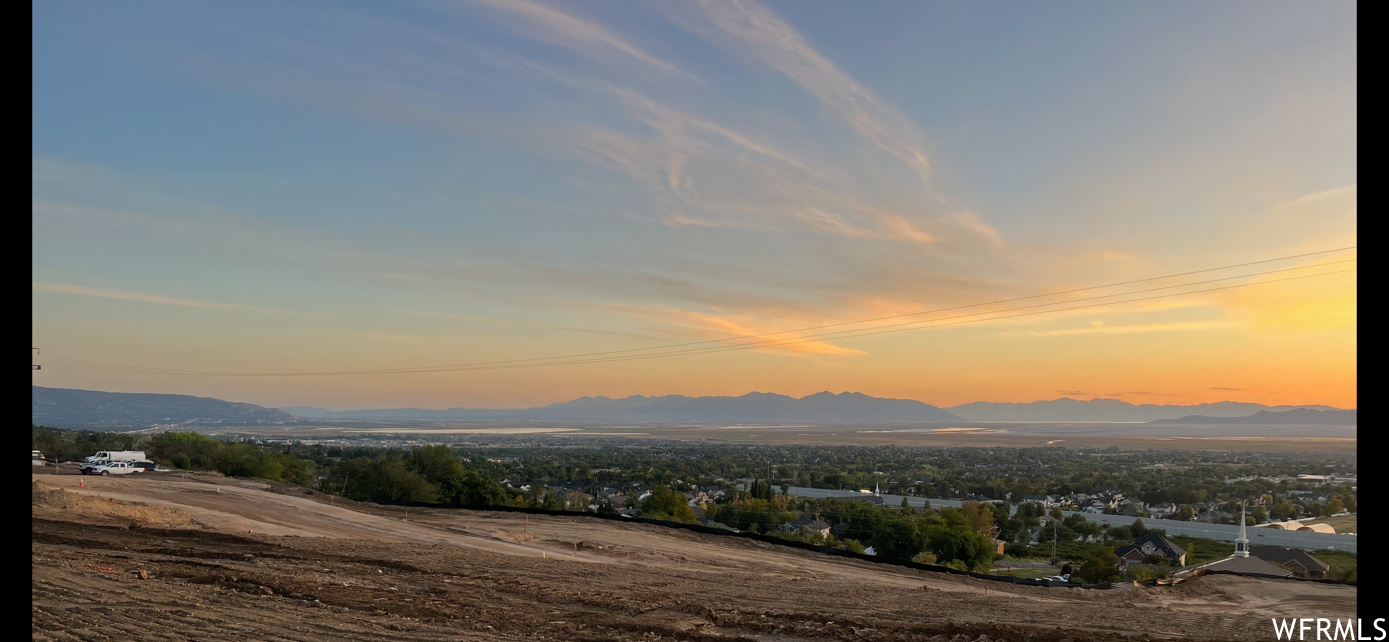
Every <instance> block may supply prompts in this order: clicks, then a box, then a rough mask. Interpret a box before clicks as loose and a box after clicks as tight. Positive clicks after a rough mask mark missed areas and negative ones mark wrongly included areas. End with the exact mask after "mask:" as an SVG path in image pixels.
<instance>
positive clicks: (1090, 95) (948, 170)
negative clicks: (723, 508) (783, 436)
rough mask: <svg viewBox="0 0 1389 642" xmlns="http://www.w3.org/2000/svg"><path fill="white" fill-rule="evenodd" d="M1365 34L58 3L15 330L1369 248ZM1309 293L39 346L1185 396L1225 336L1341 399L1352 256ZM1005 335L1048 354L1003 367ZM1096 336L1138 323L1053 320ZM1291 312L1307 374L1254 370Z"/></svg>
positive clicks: (918, 281) (1069, 18) (922, 280)
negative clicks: (738, 346) (622, 355)
mask: <svg viewBox="0 0 1389 642" xmlns="http://www.w3.org/2000/svg"><path fill="white" fill-rule="evenodd" d="M1355 27H1356V7H1355V5H1354V4H1353V3H1348V2H1333V3H1324V4H1316V5H1312V4H1306V3H1290V2H1267V3H1253V2H1236V3H1225V4H1209V3H1195V2H1186V3H1182V2H1175V3H1162V4H1149V5H1140V4H1128V5H1124V4H1113V3H1100V2H1068V3H1057V4H1053V5H1050V6H1046V7H1039V6H1032V5H1020V4H1017V3H988V2H982V3H952V4H947V3H897V4H887V3H883V4H875V5H862V4H858V3H794V2H764V3H760V4H759V3H753V2H691V3H662V4H641V3H621V2H606V1H605V2H588V3H563V2H562V3H537V2H529V1H525V2H501V1H500V0H496V1H493V0H485V1H474V2H422V3H390V4H382V3H365V2H363V3H347V2H331V3H330V2H321V3H276V4H263V5H246V4H244V3H230V2H228V3H205V2H178V3H174V2H168V3H161V2H147V3H140V4H135V5H129V4H110V3H96V2H66V3H39V4H35V5H34V67H33V78H34V81H33V95H34V98H33V101H34V102H33V152H32V155H33V162H34V178H33V192H34V211H33V219H34V240H33V248H34V263H33V270H34V282H35V292H34V321H35V333H34V334H35V336H34V341H35V345H41V346H43V347H44V348H45V350H48V351H51V353H52V354H54V355H61V356H63V357H67V358H73V359H85V360H88V361H97V362H104V363H119V364H128V365H141V366H148V367H168V368H183V369H190V370H218V371H239V370H248V369H249V370H299V369H305V368H310V369H320V368H321V369H332V368H355V367H367V366H371V367H376V366H381V367H391V366H397V365H401V366H407V365H420V364H431V363H449V362H469V361H474V360H486V359H490V358H499V359H505V358H528V357H533V356H546V355H551V354H566V353H571V352H586V351H592V350H602V349H623V348H630V347H646V346H652V345H661V344H663V343H672V342H678V341H681V340H688V339H690V338H700V339H702V338H712V337H716V336H722V335H725V334H728V333H751V332H766V331H771V330H778V329H785V328H794V327H803V326H809V325H815V324H819V323H823V322H839V321H844V320H851V319H858V318H866V317H871V316H877V315H880V314H883V313H900V312H903V311H911V310H918V309H922V308H929V307H939V306H944V305H958V304H965V303H973V302H978V301H987V300H992V299H997V298H1004V297H1008V296H1017V295H1020V294H1032V293H1036V292H1038V291H1050V290H1055V289H1061V288H1065V287H1075V286H1085V285H1093V284H1098V283H1106V282H1113V281H1119V280H1123V279H1126V278H1143V277H1146V276H1154V275H1159V274H1165V273H1172V272H1179V271H1184V270H1187V269H1199V268H1204V267H1211V266H1216V265H1224V264H1232V263H1238V262H1242V261H1248V260H1258V259H1263V258H1269V257H1274V256H1280V255H1289V254H1295V253H1298V252H1303V251H1314V250H1320V249H1326V248H1331V247H1343V246H1349V245H1354V244H1355V235H1356V227H1355V203H1356V172H1357V146H1356V136H1357V131H1356V129H1357V128H1356V31H1355ZM1311 292H1312V294H1314V295H1316V296H1323V295H1325V296H1331V297H1332V299H1334V302H1332V303H1325V302H1323V303H1322V304H1320V307H1319V308H1318V309H1323V310H1327V309H1330V310H1333V312H1330V313H1327V315H1325V316H1327V317H1328V318H1335V319H1339V321H1335V322H1327V321H1325V320H1321V321H1317V320H1315V319H1311V320H1309V316H1308V313H1297V314H1292V315H1291V316H1289V314H1290V313H1288V312H1287V310H1290V309H1300V308H1299V305H1302V306H1303V307H1305V305H1304V304H1299V303H1297V301H1299V300H1300V301H1304V303H1305V301H1306V300H1307V299H1306V298H1305V297H1304V298H1302V299H1298V297H1296V296H1293V295H1292V294H1289V295H1288V296H1287V297H1283V298H1279V297H1272V298H1270V297H1264V298H1263V299H1260V300H1259V302H1257V303H1253V302H1250V301H1248V297H1245V298H1243V299H1239V300H1232V299H1229V298H1225V299H1219V300H1217V299H1214V298H1211V297H1206V298H1204V299H1199V300H1190V301H1187V302H1185V303H1184V304H1183V305H1165V306H1161V307H1160V309H1157V308H1153V307H1152V306H1147V307H1143V306H1139V307H1133V306H1130V307H1127V308H1123V307H1121V308H1116V309H1114V310H1106V311H1104V312H1103V314H1101V313H1093V314H1092V313H1086V315H1058V316H1056V317H1036V318H1030V319H1028V320H1027V321H1026V322H1018V323H1025V324H1027V327H1028V328H1030V329H1027V330H1019V329H1017V328H1013V327H1012V326H1011V325H1009V326H1008V327H1003V326H1000V325H999V324H993V325H989V324H985V326H981V327H971V328H960V329H955V330H950V331H948V332H934V333H926V334H931V335H932V336H931V337H925V336H924V335H918V334H912V335H910V336H908V335H900V336H895V337H893V338H890V339H886V338H885V339H860V340H857V342H829V341H826V342H812V343H809V344H807V345H806V346H805V347H804V348H802V349H796V350H769V351H757V352H752V353H749V354H745V355H744V354H740V355H738V356H733V357H717V358H716V357H699V358H690V359H688V360H676V361H680V362H681V363H680V364H679V365H677V364H676V363H675V361H657V362H651V363H646V364H642V365H622V366H603V367H592V368H568V369H562V370H564V372H545V373H540V372H538V371H532V372H527V373H524V374H521V373H508V374H501V375H497V374H491V375H479V374H470V375H465V374H454V375H450V376H444V375H430V376H429V377H423V378H417V379H416V380H414V381H413V382H398V381H391V382H382V381H379V380H371V379H369V378H362V379H354V380H352V381H351V383H345V382H344V381H342V380H339V383H337V384H333V385H329V384H327V383H322V382H319V381H317V380H310V379H307V378H306V379H302V380H300V379H296V380H293V383H292V385H289V386H286V385H284V380H278V382H277V381H276V380H250V379H246V380H228V379H225V378H222V379H219V378H200V379H190V378H187V377H171V376H148V375H131V374H119V373H109V372H108V373H99V372H94V371H82V370H76V369H70V370H64V369H63V368H54V369H51V370H45V371H44V372H45V375H44V377H46V379H45V381H47V382H48V384H49V385H71V386H74V387H97V388H101V389H124V390H161V391H163V390H167V391H178V392H192V393H203V394H218V395H222V396H237V395H240V396H241V397H244V398H246V399H247V400H255V401H259V402H264V403H272V404H291V403H318V404H321V405H329V406H333V405H337V406H339V407H344V406H351V405H353V404H354V403H356V402H359V401H360V402H363V403H365V402H372V403H394V402H398V403H400V404H402V405H405V404H410V405H435V406H439V405H460V404H461V405H494V406H497V405H526V404H530V403H541V402H548V401H558V400H562V399H564V398H568V397H571V396H578V395H579V394H614V395H621V394H634V393H645V394H660V393H671V392H684V393H706V394H707V393H719V394H740V393H741V392H746V391H747V390H748V389H753V388H757V389H771V390H775V391H780V392H805V393H808V392H814V391H816V390H819V389H824V388H831V389H856V390H864V391H865V392H870V393H873V392H877V393H880V394H885V395H896V396H910V397H914V398H921V399H923V400H927V401H932V402H942V403H944V402H948V401H953V402H956V403H959V402H964V401H972V400H977V399H995V398H1000V399H1001V398H1009V399H1013V398H1017V399H1019V400H1027V399H1028V398H1037V397H1045V396H1047V395H1048V394H1050V393H1049V391H1054V390H1057V389H1068V390H1076V389H1087V388H1092V389H1095V392H1096V394H1108V393H1110V392H1120V393H1122V392H1124V391H1123V390H1117V391H1110V390H1099V389H1097V388H1095V385H1097V384H1098V382H1099V381H1106V380H1108V378H1112V377H1113V376H1114V374H1115V373H1114V372H1112V371H1108V370H1106V369H1112V368H1118V367H1119V366H1115V365H1113V364H1112V362H1110V361H1107V360H1106V359H1108V358H1109V357H1107V356H1105V355H1112V354H1115V353H1124V354H1130V355H1136V356H1134V357H1133V359H1136V360H1138V361H1139V362H1140V363H1147V364H1149V365H1150V366H1151V368H1150V369H1151V370H1153V371H1155V372H1156V371H1161V372H1164V373H1167V374H1163V375H1162V376H1161V377H1158V378H1157V379H1155V380H1153V381H1152V382H1150V384H1143V383H1142V382H1141V380H1140V379H1141V378H1140V379H1135V380H1134V381H1133V382H1131V385H1128V386H1127V388H1129V389H1130V390H1129V392H1147V393H1152V394H1168V395H1171V396H1172V399H1170V400H1169V401H1179V400H1181V399H1192V400H1197V401H1205V400H1208V399H1207V398H1206V397H1205V396H1203V395H1207V394H1214V393H1211V392H1210V391H1209V390H1208V391H1207V392H1205V393H1203V392H1201V386H1199V385H1196V387H1191V388H1190V389H1185V390H1178V389H1176V388H1173V386H1177V387H1178V388H1179V387H1181V386H1179V385H1177V384H1175V383H1174V382H1175V381H1178V380H1180V379H1181V377H1179V376H1177V375H1176V374H1175V373H1176V372H1177V370H1176V368H1177V365H1176V364H1177V363H1178V361H1180V360H1182V359H1185V360H1187V361H1188V362H1190V361H1191V360H1192V359H1197V360H1199V359H1210V361H1211V363H1212V364H1213V365H1212V366H1211V369H1212V370H1213V371H1217V373H1218V374H1216V375H1212V377H1215V378H1216V379H1219V378H1220V377H1224V378H1223V379H1220V380H1219V381H1215V379H1212V381H1211V382H1207V383H1211V385H1208V386H1204V388H1210V389H1214V388H1220V389H1224V388H1239V389H1242V390H1245V391H1247V392H1248V394H1249V395H1250V398H1251V400H1257V399H1254V398H1255V397H1257V398H1258V399H1267V400H1271V401H1276V400H1290V399H1289V397H1290V396H1296V395H1297V394H1299V393H1300V392H1305V393H1306V394H1309V395H1311V396H1317V397H1318V398H1317V399H1309V400H1303V399H1295V400H1291V401H1294V402H1303V401H1326V402H1332V401H1339V402H1340V403H1342V404H1344V403H1346V401H1347V400H1350V402H1351V403H1353V399H1354V392H1353V388H1354V385H1353V384H1354V380H1355V373H1354V364H1355V361H1354V346H1355V327H1354V321H1353V317H1354V314H1353V310H1354V292H1355V283H1354V278H1353V275H1352V276H1349V277H1342V278H1341V280H1340V281H1338V282H1337V284H1336V285H1335V286H1332V287H1328V288H1313V289H1312V290H1311ZM1328 292H1330V293H1331V294H1327V293H1328ZM1347 306H1350V307H1349V309H1350V310H1351V314H1350V315H1349V316H1350V318H1351V321H1349V322H1347V321H1345V319H1346V316H1347V315H1346V313H1345V311H1346V309H1347ZM1312 316H1316V315H1315V314H1313V315H1312ZM1270 318H1277V319H1283V321H1282V322H1278V323H1274V322H1270V321H1268V319H1270ZM1288 319H1295V321H1288ZM1096 322H1098V323H1101V324H1107V325H1106V327H1132V328H1153V329H1154V330H1152V331H1151V332H1150V331H1146V330H1143V331H1140V330H1134V331H1133V332H1114V333H1109V332H1105V333H1091V332H1090V330H1085V328H1094V327H1098V326H1095V325H1094V324H1095V323H1096ZM1068 324H1069V325H1068ZM1004 325H1007V324H1004ZM1033 326H1035V327H1033ZM1270 328H1279V329H1277V330H1272V329H1270ZM1076 329H1079V330H1082V331H1083V332H1081V333H1079V334H1064V333H1065V332H1068V331H1069V330H1076ZM1021 331H1026V332H1033V333H1036V334H1038V335H1039V336H1038V337H1034V339H1035V341H1034V342H1033V343H1030V344H1025V345H1027V346H1029V347H1026V348H1023V349H1024V350H1025V351H1029V352H1035V353H1036V354H1039V355H1055V356H1054V357H1046V358H1040V361H1039V364H1038V365H1037V368H1038V370H1037V371H1036V372H1032V371H1027V370H1026V369H1023V370H1022V371H1019V372H1017V373H1015V374H1009V373H1008V372H1004V371H1009V370H1012V368H1010V367H1009V365H1008V364H1009V361H1008V360H1007V355H1015V354H1017V352H1018V350H1019V347H1018V346H1019V345H1020V344H1017V343H1016V341H1015V339H1016V337H1013V339H1009V338H1008V337H1010V336H1013V335H1009V333H1010V332H1011V333H1014V334H1016V333H1017V332H1021ZM1057 332H1061V333H1063V334H1060V335H1058V334H1055V333H1057ZM1047 333H1053V334H1047ZM1090 334H1100V335H1105V337H1104V338H1103V340H1104V341H1121V340H1122V341H1128V342H1129V343H1119V344H1114V343H1101V344H1096V343H1077V344H1074V345H1071V344H1067V345H1064V346H1062V345H1058V343H1057V341H1056V340H1053V339H1050V338H1042V336H1043V335H1044V336H1046V337H1053V336H1068V337H1079V336H1080V335H1087V336H1089V335H1090ZM1156 334H1164V335H1168V334H1170V335H1173V336H1172V337H1170V338H1164V339H1161V340H1159V339H1157V338H1155V335H1156ZM1121 335H1122V336H1121ZM1130 335H1132V336H1130ZM1091 338H1092V339H1095V340H1099V339H1100V338H1099V337H1094V336H1091ZM1074 340H1076V341H1079V340H1080V339H1079V338H1076V339H1074ZM1169 340H1170V341H1173V342H1174V343H1171V344H1168V343H1164V342H1165V341H1169ZM945 344H950V345H967V346H970V347H971V348H972V349H973V350H974V352H972V353H970V352H965V353H963V354H962V355H960V356H958V357H947V355H948V354H949V352H950V350H949V349H948V348H947V345H945ZM1275 344H1276V345H1293V346H1295V349H1292V350H1290V351H1289V357H1288V360H1287V362H1286V363H1283V364H1273V365H1268V366H1261V367H1262V368H1265V369H1267V368H1273V369H1275V370H1277V369H1282V370H1284V371H1286V372H1285V375H1284V376H1271V375H1270V376H1271V377H1272V378H1269V379H1267V380H1265V379H1258V380H1252V379H1251V380H1240V377H1249V376H1252V375H1239V374H1237V373H1239V372H1248V371H1249V370H1250V369H1249V367H1248V364H1249V360H1250V358H1251V355H1253V354H1254V353H1256V352H1257V351H1260V350H1267V349H1268V348H1269V346H1270V345H1275ZM1212 346H1226V347H1222V348H1221V349H1220V350H1217V351H1216V352H1215V353H1212V352H1211V349H1212ZM1229 346H1240V347H1238V348H1236V347H1229ZM1174 350H1176V351H1177V352H1176V353H1174ZM1240 350H1243V351H1245V352H1240ZM903 355H907V356H903ZM912 355H919V356H912ZM1061 355H1066V356H1065V357H1064V363H1052V364H1051V365H1050V366H1047V365H1045V363H1046V359H1047V358H1056V359H1063V357H1062V356H1061ZM1317 355H1321V356H1317ZM914 358H924V359H926V360H927V361H928V362H930V363H932V364H935V365H938V366H941V369H942V370H945V371H957V372H958V371H963V370H970V369H972V368H975V367H981V368H982V367H983V366H977V365H976V364H980V363H987V364H988V365H989V366H990V367H993V368H994V370H993V371H994V372H995V373H996V374H993V375H990V374H988V373H987V372H986V371H980V372H979V373H976V374H971V376H970V381H969V382H968V383H961V382H959V381H955V380H950V379H948V378H944V375H941V374H939V373H938V372H937V373H936V374H931V375H927V374H919V373H920V372H921V370H922V368H921V367H920V366H921V363H920V362H918V361H913V359H914ZM951 358H958V359H962V360H963V361H962V362H952V361H950V360H949V359H951ZM1169 359H1170V360H1173V361H1172V362H1170V363H1168V362H1166V361H1164V360H1169ZM1144 360H1150V361H1144ZM1309 360H1310V361H1309ZM363 364H366V365H363ZM1241 364H1243V367H1244V369H1243V370H1241V369H1240V368H1239V367H1237V366H1239V365H1241ZM1058 368H1059V369H1060V370H1061V371H1065V372H1070V373H1074V375H1073V378H1072V379H1069V380H1067V381H1065V382H1057V381H1050V380H1049V379H1050V377H1047V376H1043V374H1042V373H1048V372H1056V371H1057V370H1058ZM1220 368H1225V369H1224V370H1220ZM730 371H736V372H738V373H740V374H739V375H738V376H732V377H731V376H729V374H728V373H729V372H730ZM50 372H51V374H48V373H50ZM1309 372H1318V373H1326V372H1334V373H1336V374H1335V375H1334V376H1332V377H1331V378H1332V379H1334V380H1335V381H1336V384H1335V386H1333V387H1334V389H1335V391H1334V392H1327V391H1319V390H1314V389H1313V388H1307V387H1299V384H1298V377H1299V376H1306V374H1305V373H1309ZM908 373H917V374H908ZM1297 373H1304V374H1302V375H1298V374H1297ZM1040 379H1048V380H1046V381H1042V380H1040ZM1323 379H1325V377H1323ZM1234 380H1238V381H1234ZM1231 381H1233V383H1230V382H1231ZM36 382H38V379H36ZM1220 382H1225V383H1230V385H1217V384H1219V383H1220ZM1193 385H1195V384H1193ZM1308 385H1310V384H1308ZM1163 386H1167V387H1166V388H1164V387H1163ZM1347 386H1349V388H1347ZM1159 388H1160V389H1162V390H1164V391H1165V392H1161V393H1156V392H1154V391H1153V390H1149V389H1159ZM1322 397H1325V399H1322Z"/></svg>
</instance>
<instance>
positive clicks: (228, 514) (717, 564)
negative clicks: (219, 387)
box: [31, 473, 1356, 642]
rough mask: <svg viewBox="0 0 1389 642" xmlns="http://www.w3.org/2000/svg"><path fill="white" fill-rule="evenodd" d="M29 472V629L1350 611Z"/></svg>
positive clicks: (210, 483)
mask: <svg viewBox="0 0 1389 642" xmlns="http://www.w3.org/2000/svg"><path fill="white" fill-rule="evenodd" d="M34 480H35V482H36V484H35V491H34V508H33V511H34V513H33V520H32V525H33V526H32V529H33V530H32V534H33V540H32V542H33V543H32V552H33V583H32V593H31V595H32V599H33V607H32V611H33V618H32V619H33V638H34V639H35V640H107V639H133V638H139V639H153V640H224V639H232V638H242V639H258V640H339V639H373V640H378V639H380V640H470V639H500V640H513V639H515V640H520V639H554V640H595V641H596V640H652V639H667V640H763V641H768V642H770V641H778V642H781V641H786V642H790V641H799V640H941V641H944V640H949V641H965V640H968V641H979V640H991V641H997V640H1052V641H1059V640H1073V641H1082V640H1102V639H1103V640H1111V639H1116V638H1120V639H1125V638H1128V639H1142V638H1145V637H1148V638H1154V639H1192V640H1231V639H1265V638H1267V639H1272V636H1273V630H1272V627H1271V626H1270V618H1272V617H1328V618H1334V617H1342V618H1344V617H1354V614H1355V610H1356V589H1355V588H1354V587H1349V586H1338V585H1326V584H1316V583H1306V582H1293V581H1278V580H1257V579H1247V578H1238V577H1229V576H1213V577H1203V578H1200V579H1197V580H1194V581H1192V582H1188V583H1185V584H1182V585H1178V586H1175V587H1152V588H1146V587H1133V588H1126V589H1119V590H1110V591H1099V590H1085V589H1063V588H1050V589H1049V588H1042V587H1024V586H1013V585H1008V584H1001V583H997V582H986V581H982V580H976V579H969V578H961V577H959V576H952V575H945V574H938V573H927V572H921V571H915V570H910V569H903V568H899V567H893V566H888V565H882V564H873V563H869V562H862V561H858V560H848V559H843V558H835V557H830V556H825V555H821V554H817V553H813V552H808V551H799V550H796V549H790V548H786V547H780V546H774V545H770V544H763V543H760V542H753V541H747V540H741V539H737V538H728V537H719V536H712V535H702V534H697V533H691V532H687V531H680V530H673V529H666V528H662V527H658V526H649V525H643V524H632V523H621V522H613V521H609V520H601V519H596V518H586V517H553V516H534V515H531V516H526V515H523V514H517V513H506V512H492V511H463V510H441V509H428V510H420V509H409V510H406V509H399V508H385V507H381V506H376V505H370V504H365V505H364V504H358V503H355V502H343V501H342V500H340V499H336V498H329V497H327V496H324V495H322V494H319V493H316V492H314V491H310V490H306V489H303V488H299V487H292V486H281V485H278V484H276V485H274V486H273V487H272V486H271V485H269V484H266V483H265V482H260V481H249V480H237V479H228V478H222V477H218V476H215V475H189V476H187V477H184V476H182V475H178V474H162V473H151V474H145V475H133V476H129V477H122V478H111V479H107V478H101V479H83V478H80V477H77V476H52V475H35V476H34ZM40 484H42V486H40Z"/></svg>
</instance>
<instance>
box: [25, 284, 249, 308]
mask: <svg viewBox="0 0 1389 642" xmlns="http://www.w3.org/2000/svg"><path fill="white" fill-rule="evenodd" d="M33 288H34V289H33V291H34V292H50V293H54V294H72V295H76V296H90V297H99V298H103V299H119V300H121V301H137V302H140V303H158V304H161V305H177V306H183V307H188V308H223V309H238V310H268V309H270V308H263V307H259V306H254V305H240V304H235V303H217V302H213V301H197V300H194V299H184V298H180V297H172V296H165V295H163V294H156V293H154V292H134V291H130V290H110V289H106V288H90V287H86V286H81V285H67V284H63V283H45V282H42V281H34V282H33Z"/></svg>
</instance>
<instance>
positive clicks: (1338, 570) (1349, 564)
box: [1309, 550, 1356, 582]
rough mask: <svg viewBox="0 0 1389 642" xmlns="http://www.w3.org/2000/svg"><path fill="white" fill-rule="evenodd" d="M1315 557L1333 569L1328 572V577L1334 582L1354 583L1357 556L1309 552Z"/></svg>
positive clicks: (1339, 552)
mask: <svg viewBox="0 0 1389 642" xmlns="http://www.w3.org/2000/svg"><path fill="white" fill-rule="evenodd" d="M1309 552H1310V553H1312V557H1315V558H1317V559H1319V560H1321V561H1323V562H1326V563H1327V565H1329V566H1330V567H1331V569H1330V570H1328V571H1327V572H1326V576H1327V577H1328V578H1331V579H1333V580H1345V581H1350V582H1354V581H1355V574H1356V561H1355V560H1356V555H1355V553H1347V552H1345V551H1329V550H1326V551H1309Z"/></svg>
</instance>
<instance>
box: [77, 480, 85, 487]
mask: <svg viewBox="0 0 1389 642" xmlns="http://www.w3.org/2000/svg"><path fill="white" fill-rule="evenodd" d="M77 486H78V488H86V487H87V480H85V479H79V480H77Z"/></svg>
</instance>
